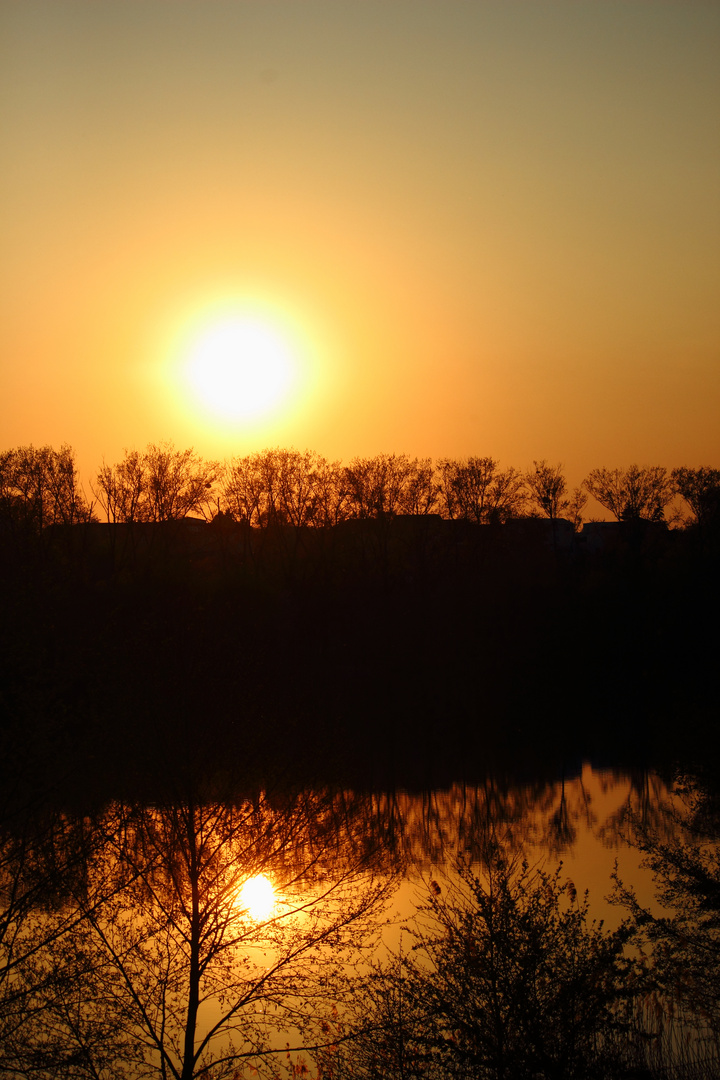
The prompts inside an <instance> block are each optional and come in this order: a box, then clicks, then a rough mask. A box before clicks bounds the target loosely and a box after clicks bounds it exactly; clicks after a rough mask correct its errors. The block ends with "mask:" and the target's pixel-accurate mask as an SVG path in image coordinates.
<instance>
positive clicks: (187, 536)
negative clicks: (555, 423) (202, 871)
mask: <svg viewBox="0 0 720 1080" xmlns="http://www.w3.org/2000/svg"><path fill="white" fill-rule="evenodd" d="M548 525H549V523H547V522H544V523H542V522H541V523H536V524H535V525H533V524H532V523H528V522H525V523H524V524H523V523H516V526H515V527H514V528H511V527H510V526H502V527H496V528H494V527H492V526H471V525H468V524H466V523H452V522H445V521H441V520H440V519H435V518H426V519H424V518H413V519H394V520H393V519H389V520H386V521H369V522H354V523H351V524H350V525H345V526H338V527H337V528H336V529H334V530H333V529H328V530H323V529H304V530H292V529H287V528H276V529H273V528H269V529H266V530H248V529H242V528H241V527H239V526H230V525H227V524H226V525H224V526H222V527H220V526H218V527H213V526H210V525H205V524H199V523H197V524H195V525H188V523H187V522H185V523H182V522H181V523H170V524H169V525H168V526H145V527H142V526H135V527H125V528H123V527H116V528H115V529H114V530H113V529H112V528H111V527H106V526H98V525H89V526H75V527H72V528H69V529H66V530H55V531H48V530H46V534H47V533H48V532H50V535H43V536H42V537H40V538H34V539H33V540H32V541H31V542H30V541H29V542H27V543H24V544H23V545H22V546H18V544H17V543H16V542H14V543H13V544H10V543H9V542H8V543H6V544H5V546H4V550H3V561H2V573H1V586H2V592H3V603H2V624H1V626H0V650H1V656H0V670H1V674H2V683H1V686H2V690H1V699H0V700H1V707H2V712H3V726H4V735H3V738H4V761H5V764H4V768H5V769H6V770H7V769H22V770H24V771H27V773H28V775H32V776H34V777H36V778H37V779H38V780H40V778H41V777H42V778H44V780H43V782H48V781H49V780H50V778H53V777H54V778H58V777H61V776H63V777H67V778H68V779H67V783H71V782H72V783H73V784H78V785H79V786H80V788H81V789H82V790H87V791H90V790H96V791H97V792H98V794H99V793H100V792H103V793H105V792H107V791H110V790H112V789H114V788H116V787H119V786H122V785H128V784H136V783H142V784H147V783H152V782H153V778H158V779H159V778H161V777H163V776H167V775H172V774H175V773H178V772H181V771H182V770H183V769H188V768H191V769H202V770H209V771H212V770H214V769H217V768H222V767H223V765H224V764H227V763H228V762H230V761H232V762H234V763H235V764H237V762H238V761H240V762H242V763H243V767H244V768H245V770H246V772H247V775H248V776H253V775H258V776H261V775H267V774H268V773H286V774H287V775H295V777H296V778H298V777H299V776H300V774H302V776H303V779H306V780H308V779H309V780H312V779H318V780H324V779H334V780H340V781H342V782H350V783H353V784H356V785H370V784H374V783H378V784H385V783H397V784H400V785H403V786H413V785H416V784H425V783H433V784H441V783H444V782H446V781H448V780H450V779H453V778H456V777H459V776H466V777H468V778H470V777H472V776H473V775H478V774H479V773H482V772H484V771H486V770H488V769H491V768H494V767H498V765H499V764H505V765H509V767H512V768H513V769H516V770H523V769H528V768H532V769H540V768H545V767H550V766H552V765H553V764H557V762H558V760H563V759H565V760H567V759H576V758H578V757H580V756H590V757H595V758H596V759H602V760H612V761H616V762H618V763H621V762H634V761H648V762H651V761H655V760H660V759H662V760H667V759H668V758H672V757H673V756H677V755H685V756H693V755H694V756H696V757H702V756H703V755H704V754H705V753H707V752H708V749H709V747H710V746H711V743H712V739H713V737H714V727H713V725H714V721H713V720H712V716H713V709H714V705H715V680H716V673H715V659H716V655H717V653H716V650H717V629H716V612H717V600H718V592H719V590H718V571H717V566H718V561H717V557H716V549H715V547H714V545H713V544H712V543H709V542H708V540H707V538H706V537H702V536H700V535H698V533H697V532H696V531H693V530H685V531H683V532H680V531H678V532H668V531H666V530H660V529H658V530H655V529H652V528H649V527H647V528H646V527H643V524H642V523H639V524H638V525H637V526H636V527H635V528H629V527H628V528H625V529H623V528H622V527H618V530H617V532H616V533H615V534H614V535H613V538H612V543H606V544H605V546H604V547H603V548H602V549H601V550H597V551H588V550H586V549H584V548H583V547H582V545H581V544H578V543H577V542H572V543H565V542H564V543H563V544H562V545H559V544H558V543H553V537H552V534H551V532H550V531H549V529H548ZM70 777H72V778H73V779H72V781H71V780H70V779H69V778H70Z"/></svg>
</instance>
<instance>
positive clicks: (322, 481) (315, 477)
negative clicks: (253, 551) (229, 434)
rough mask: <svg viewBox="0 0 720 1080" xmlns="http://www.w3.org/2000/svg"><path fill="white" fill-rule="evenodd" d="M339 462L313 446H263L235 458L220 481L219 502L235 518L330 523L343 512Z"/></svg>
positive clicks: (261, 522) (255, 523)
mask: <svg viewBox="0 0 720 1080" xmlns="http://www.w3.org/2000/svg"><path fill="white" fill-rule="evenodd" d="M340 474H341V470H340V465H339V463H338V462H332V463H331V462H328V461H327V460H326V459H325V458H324V457H322V456H321V455H320V454H316V453H314V452H313V451H311V450H304V451H300V450H294V449H281V448H279V447H278V448H274V449H266V450H262V451H258V452H256V453H254V454H248V455H247V456H245V457H242V458H233V459H232V460H231V461H230V463H229V465H228V466H227V467H226V469H225V471H224V473H223V477H222V482H221V503H222V506H223V508H224V509H225V510H226V511H227V512H228V513H229V514H230V515H231V517H233V518H234V519H235V520H236V521H246V522H247V523H248V524H250V525H253V526H255V527H262V526H265V525H269V524H271V523H273V522H275V523H278V522H280V523H283V524H288V525H295V526H297V527H301V526H307V525H334V524H336V523H337V522H338V521H339V520H342V518H343V517H344V506H345V502H346V496H345V491H344V488H343V485H342V483H341V482H340Z"/></svg>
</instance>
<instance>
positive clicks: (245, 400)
mask: <svg viewBox="0 0 720 1080" xmlns="http://www.w3.org/2000/svg"><path fill="white" fill-rule="evenodd" d="M185 377H186V379H187V383H188V386H189V388H190V390H191V391H192V393H193V395H194V397H195V398H196V399H197V400H199V401H200V402H201V403H202V404H203V406H204V407H205V408H206V409H207V410H209V411H210V412H212V413H213V414H215V415H217V416H219V417H223V418H226V419H230V420H255V419H259V418H261V417H263V416H266V415H268V414H269V413H272V412H276V411H277V410H278V409H280V408H281V407H282V406H283V405H284V404H285V402H286V400H287V398H288V396H289V395H290V393H291V391H292V390H293V387H294V383H295V381H296V378H297V371H296V356H295V354H294V352H293V348H292V345H291V344H290V342H289V340H287V339H286V338H285V336H284V335H283V334H282V332H281V331H280V330H279V329H278V328H276V327H275V326H273V325H272V324H271V323H270V322H267V321H265V320H264V319H262V318H258V317H255V316H250V315H230V316H225V317H223V318H219V319H217V320H215V321H213V322H210V323H209V324H208V325H207V326H205V327H203V328H202V329H201V330H200V331H199V332H198V333H197V334H196V335H195V337H194V338H193V340H192V341H191V342H190V345H189V348H188V353H187V361H186V366H185Z"/></svg>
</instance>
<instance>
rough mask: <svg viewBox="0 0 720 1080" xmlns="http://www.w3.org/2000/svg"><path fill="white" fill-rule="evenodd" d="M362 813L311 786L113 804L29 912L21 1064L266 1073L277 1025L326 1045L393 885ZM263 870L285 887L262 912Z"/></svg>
mask: <svg viewBox="0 0 720 1080" xmlns="http://www.w3.org/2000/svg"><path fill="white" fill-rule="evenodd" d="M364 812H365V808H364V805H363V804H362V803H353V802H352V801H351V800H349V799H347V798H343V797H341V796H337V795H332V794H330V793H328V792H299V793H296V794H293V795H287V796H285V797H283V798H277V799H271V798H269V797H268V796H266V795H263V794H259V795H257V796H256V797H254V798H252V799H245V800H240V801H232V800H230V801H224V802H211V803H207V802H201V801H199V800H197V801H193V800H189V801H185V802H182V803H174V804H169V805H164V806H154V807H149V806H145V805H132V806H128V805H116V806H113V807H111V808H109V809H108V810H106V811H105V812H104V813H103V814H101V815H99V816H98V817H97V818H96V819H95V820H94V821H92V822H84V823H83V828H82V832H83V833H84V845H83V849H82V854H83V860H82V873H78V874H76V875H74V876H70V877H69V878H67V879H66V880H65V881H64V882H63V886H64V888H63V890H62V893H60V891H59V890H58V889H57V882H54V881H53V882H52V883H50V882H49V883H48V889H47V896H48V902H47V904H46V906H45V908H44V909H42V910H40V909H38V908H37V907H32V901H31V900H30V899H29V900H28V903H29V904H30V906H31V907H32V910H30V908H28V909H27V910H26V911H25V912H24V913H22V914H21V913H19V912H18V915H17V922H18V925H19V926H21V929H22V937H23V940H25V941H26V942H28V943H30V942H32V941H33V935H36V938H35V940H36V943H37V944H36V949H35V952H34V953H33V954H32V955H30V953H29V949H28V948H27V947H26V950H25V962H24V963H20V964H19V965H18V967H17V969H16V973H15V978H14V980H13V990H14V992H15V996H16V1000H17V1003H18V1008H17V1009H16V1010H15V1015H13V1014H12V1010H10V1009H8V1008H6V1009H5V1016H4V1018H3V1019H5V1020H6V1021H7V1024H6V1026H7V1025H8V1024H9V1025H10V1027H11V1028H13V1030H12V1032H11V1033H10V1034H11V1035H12V1039H11V1042H12V1044H13V1053H14V1054H15V1057H16V1059H17V1063H18V1067H19V1070H20V1075H23V1074H24V1073H29V1072H31V1071H32V1073H33V1075H36V1076H39V1077H45V1076H47V1077H49V1076H57V1075H65V1076H68V1077H75V1076H78V1077H84V1076H94V1077H97V1078H101V1077H102V1078H105V1077H108V1078H109V1077H114V1076H120V1075H128V1076H132V1077H144V1076H162V1077H170V1076H172V1077H176V1078H178V1080H190V1078H191V1077H196V1076H201V1075H208V1076H212V1077H215V1078H217V1077H221V1076H226V1075H227V1076H230V1075H233V1074H234V1071H235V1069H236V1067H237V1065H238V1062H240V1061H241V1060H250V1061H252V1062H253V1063H254V1065H255V1066H259V1065H260V1064H261V1061H262V1058H263V1055H264V1054H267V1053H269V1052H270V1051H272V1050H273V1047H274V1048H275V1049H277V1047H278V1042H277V1038H278V1032H285V1033H286V1037H287V1038H288V1039H290V1041H291V1042H292V1041H293V1040H297V1041H299V1042H300V1043H301V1044H302V1043H303V1042H307V1041H312V1039H313V1037H314V1035H315V1036H316V1037H317V1038H320V1039H321V1038H322V1036H321V1024H322V1021H323V1019H324V1018H325V1016H326V1014H327V1013H328V1011H329V1010H330V1009H331V1008H332V1007H335V1006H336V1005H337V1003H338V1002H339V1001H340V1000H342V998H343V996H345V995H347V993H348V988H349V986H350V985H351V983H350V981H349V978H348V973H349V970H350V969H349V967H348V965H349V964H350V963H351V962H352V961H353V960H356V959H357V957H358V955H359V954H360V952H361V951H362V949H363V947H367V946H369V945H371V944H372V940H373V939H372V933H373V931H374V928H375V920H376V916H377V913H378V911H379V910H380V909H381V908H382V906H383V904H384V901H385V898H386V895H387V891H388V889H389V887H390V883H391V880H392V874H391V872H390V868H389V866H388V865H385V866H383V867H380V866H379V864H378V853H377V851H371V850H370V845H369V844H368V840H367V835H368V830H367V829H365V828H364ZM16 861H17V860H16ZM17 865H18V867H19V870H18V874H17V875H16V876H17V877H18V878H19V879H22V878H23V877H24V878H27V880H30V877H29V875H30V874H31V871H32V867H31V864H30V863H28V862H27V861H25V862H23V860H22V859H20V860H19V861H17ZM378 870H382V871H383V872H382V873H380V874H379V873H377V871H378ZM259 873H264V874H266V875H267V876H268V877H270V878H271V879H272V881H273V883H274V886H275V890H276V896H277V901H276V904H275V907H274V909H273V911H272V913H271V914H270V916H269V917H268V918H267V919H265V920H264V921H262V922H258V921H256V920H255V919H253V918H252V916H251V914H250V913H249V912H248V911H247V910H246V909H244V907H243V902H242V900H241V896H240V894H241V889H242V885H243V884H244V882H245V881H246V880H247V878H248V877H250V876H254V875H257V874H259ZM6 879H7V875H6ZM53 887H54V888H53ZM51 904H54V905H55V908H56V910H48V905H51ZM39 973H42V977H41V976H40V974H39ZM7 982H8V980H7V979H6V983H7ZM21 992H22V994H21ZM4 1004H5V1005H6V1006H7V1005H8V1004H9V1002H8V1000H7V995H6V1001H5V1002H4ZM6 1057H7V1055H6ZM211 1064H212V1068H211V1069H210V1065H211ZM208 1070H209V1071H208Z"/></svg>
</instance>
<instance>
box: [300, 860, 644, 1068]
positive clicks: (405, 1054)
mask: <svg viewBox="0 0 720 1080" xmlns="http://www.w3.org/2000/svg"><path fill="white" fill-rule="evenodd" d="M456 870H457V878H456V879H455V881H454V882H451V881H450V880H449V879H448V880H443V884H442V885H441V884H440V883H439V882H438V881H435V880H432V881H430V882H429V888H428V900H427V902H426V904H425V905H424V907H423V908H421V910H420V916H419V922H418V925H417V927H416V928H415V929H413V928H411V929H410V931H409V936H410V937H411V938H412V939H414V944H413V947H412V950H411V951H410V952H407V951H406V952H405V953H401V954H399V955H396V956H395V958H394V960H393V962H392V964H391V965H390V966H389V967H386V968H385V969H382V968H379V969H378V970H377V971H376V972H375V975H374V976H373V978H371V979H370V980H369V991H368V1000H369V1003H370V1007H369V1017H368V1016H366V1015H364V1014H363V1013H361V1014H360V1015H359V1016H358V1018H357V1027H358V1038H357V1040H356V1042H355V1044H351V1043H348V1044H347V1046H345V1045H344V1044H343V1045H340V1046H338V1048H337V1049H336V1050H335V1051H325V1053H324V1054H323V1055H322V1056H321V1063H322V1064H323V1065H324V1066H325V1067H327V1068H329V1069H332V1070H333V1071H332V1072H331V1075H333V1076H338V1077H345V1076H353V1077H362V1078H367V1080H369V1078H370V1077H375V1076H383V1077H389V1078H395V1077H397V1078H399V1080H400V1078H402V1080H408V1078H411V1077H421V1076H422V1077H430V1078H432V1080H435V1078H437V1080H440V1078H441V1077H442V1078H444V1077H454V1076H457V1077H466V1076H472V1077H474V1078H486V1077H487V1078H488V1080H490V1078H492V1080H500V1078H503V1080H515V1078H517V1080H520V1078H524V1077H528V1076H533V1077H539V1078H540V1077H542V1078H548V1080H549V1078H551V1077H552V1078H555V1077H561V1078H578V1080H580V1078H583V1080H586V1078H592V1077H602V1078H608V1080H609V1078H610V1077H618V1076H620V1075H623V1072H622V1068H623V1062H622V1052H621V1051H620V1049H619V1043H618V1041H617V1039H616V1035H617V1034H618V1033H619V1032H620V1031H621V1030H622V1029H623V1026H624V1021H625V1020H626V1019H627V1015H628V1009H629V1006H630V1004H631V1002H632V999H633V995H634V992H635V990H634V987H633V976H634V973H635V971H636V964H635V963H634V962H633V961H632V960H630V959H628V958H626V957H625V955H624V946H625V943H626V941H627V940H628V937H629V929H628V928H627V927H626V926H623V927H621V928H620V929H619V930H617V931H615V932H612V933H609V932H605V931H604V930H603V929H602V925H601V924H597V923H594V922H591V921H590V919H589V914H588V899H587V895H586V896H585V898H583V899H579V898H578V897H577V895H576V891H575V887H574V885H573V883H572V882H571V881H569V880H566V881H563V880H562V879H561V876H560V874H561V867H558V869H557V870H556V872H555V873H552V874H551V873H547V872H546V871H544V870H542V869H538V868H534V869H533V868H531V867H530V866H528V864H527V863H526V862H522V861H520V859H519V858H513V857H511V858H510V859H509V860H507V859H506V857H505V856H504V854H503V852H502V850H501V848H500V846H499V845H498V844H497V842H496V841H494V840H492V839H491V840H489V841H488V844H487V846H486V848H485V852H484V857H483V861H482V864H481V865H480V867H479V868H478V870H477V872H475V871H473V870H472V869H471V868H470V866H469V865H468V864H467V863H465V862H462V861H461V862H459V863H458V864H457V866H456ZM339 1030H340V1032H342V1031H343V1028H342V1026H341V1027H340V1029H339Z"/></svg>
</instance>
